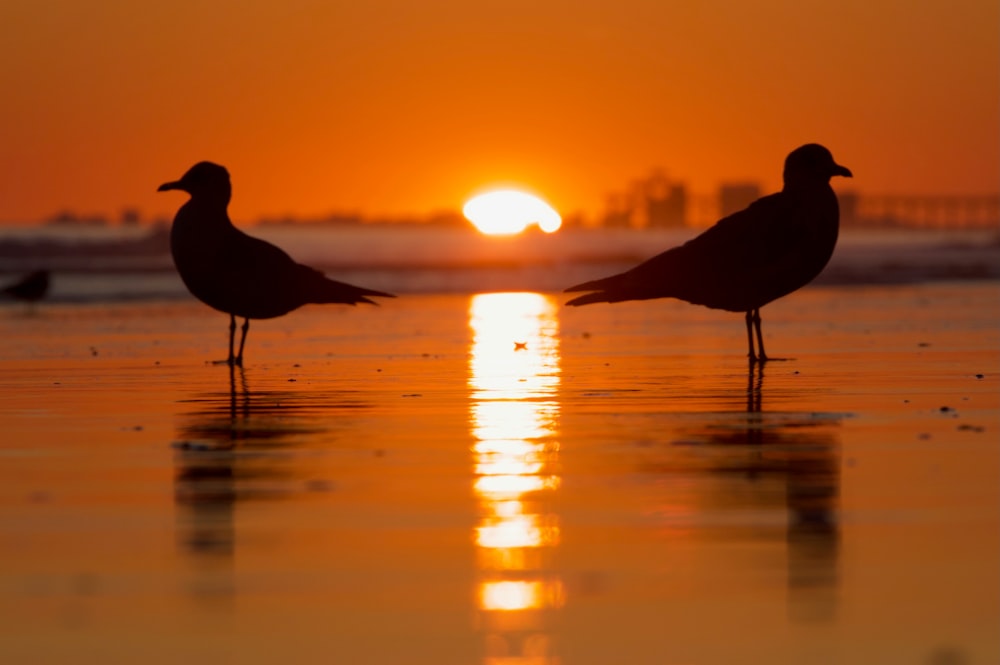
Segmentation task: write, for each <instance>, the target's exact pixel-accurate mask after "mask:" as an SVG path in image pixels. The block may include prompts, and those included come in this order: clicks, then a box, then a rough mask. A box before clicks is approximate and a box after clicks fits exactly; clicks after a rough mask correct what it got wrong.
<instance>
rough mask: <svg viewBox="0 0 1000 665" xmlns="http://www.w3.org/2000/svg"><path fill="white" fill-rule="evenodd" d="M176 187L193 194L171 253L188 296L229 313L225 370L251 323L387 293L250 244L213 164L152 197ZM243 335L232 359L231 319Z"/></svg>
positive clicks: (222, 173) (223, 176)
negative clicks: (308, 307) (307, 306)
mask: <svg viewBox="0 0 1000 665" xmlns="http://www.w3.org/2000/svg"><path fill="white" fill-rule="evenodd" d="M171 189H179V190H181V191H183V192H187V193H188V194H190V195H191V198H190V199H189V200H188V201H187V203H185V204H184V205H182V206H181V208H180V210H178V211H177V215H176V216H175V217H174V224H173V227H172V228H171V232H170V252H171V254H172V255H173V258H174V263H175V264H176V266H177V271H178V272H179V273H180V276H181V279H182V280H183V281H184V285H185V286H187V288H188V290H189V291H190V292H191V293H192V294H193V295H194V296H195V297H196V298H198V299H199V300H201V301H202V302H203V303H205V304H206V305H209V306H210V307H214V308H215V309H217V310H219V311H220V312H225V313H226V314H229V358H228V360H227V362H228V364H229V365H231V366H232V365H240V366H242V365H243V345H244V343H245V342H246V338H247V330H249V328H250V319H271V318H275V317H278V316H282V315H284V314H287V313H288V312H290V311H292V310H293V309H296V308H298V307H301V306H302V305H305V304H307V303H343V304H347V305H354V304H357V303H359V302H360V303H370V304H375V303H374V302H373V301H371V300H369V299H368V298H367V297H366V296H383V297H386V298H392V297H394V296H392V295H391V294H389V293H382V292H381V291H373V290H371V289H364V288H360V287H357V286H352V285H350V284H345V283H343V282H336V281H333V280H331V279H327V278H326V277H325V276H324V275H323V273H321V272H319V271H318V270H314V269H313V268H310V267H308V266H304V265H302V264H300V263H296V262H295V261H293V260H292V258H291V257H290V256H288V254H286V253H285V252H284V251H282V250H281V249H279V248H277V247H275V246H274V245H272V244H270V243H267V242H264V241H263V240H259V239H257V238H253V237H251V236H249V235H247V234H245V233H243V232H242V231H240V230H239V229H237V228H236V227H235V226H233V223H232V222H231V221H230V220H229V213H228V212H227V207H228V206H229V199H230V197H231V195H232V189H231V186H230V183H229V172H228V171H226V169H225V168H224V167H222V166H219V165H218V164H212V163H211V162H199V163H198V164H195V165H194V166H192V167H191V168H190V169H189V170H188V172H187V173H185V174H184V176H183V177H182V178H181V179H180V180H177V181H175V182H168V183H164V184H162V185H160V187H159V189H158V190H157V191H160V192H163V191H166V190H171ZM237 316H239V317H242V318H243V319H244V321H243V335H242V337H241V338H240V347H239V352H238V353H237V354H235V355H234V354H233V340H234V337H235V334H236V317H237Z"/></svg>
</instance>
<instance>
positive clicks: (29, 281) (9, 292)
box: [0, 270, 51, 303]
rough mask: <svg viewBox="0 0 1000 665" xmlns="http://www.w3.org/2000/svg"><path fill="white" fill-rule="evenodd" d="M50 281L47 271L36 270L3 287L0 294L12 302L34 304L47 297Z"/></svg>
mask: <svg viewBox="0 0 1000 665" xmlns="http://www.w3.org/2000/svg"><path fill="white" fill-rule="evenodd" d="M50 281H51V280H50V278H49V271H48V270H36V271H35V272H33V273H30V274H28V275H25V276H24V277H23V278H21V279H20V280H18V281H16V282H14V283H13V284H11V285H9V286H6V287H4V288H3V290H2V291H0V293H3V294H4V295H6V296H8V297H10V298H13V299H14V300H22V301H24V302H28V303H35V302H38V301H39V300H41V299H42V298H44V297H45V296H46V295H48V292H49V283H50Z"/></svg>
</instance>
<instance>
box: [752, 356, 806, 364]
mask: <svg viewBox="0 0 1000 665" xmlns="http://www.w3.org/2000/svg"><path fill="white" fill-rule="evenodd" d="M749 359H750V364H751V365H753V364H755V363H760V364H761V365H763V364H764V363H766V362H771V361H774V362H779V363H780V362H787V361H789V360H795V358H772V357H771V356H749Z"/></svg>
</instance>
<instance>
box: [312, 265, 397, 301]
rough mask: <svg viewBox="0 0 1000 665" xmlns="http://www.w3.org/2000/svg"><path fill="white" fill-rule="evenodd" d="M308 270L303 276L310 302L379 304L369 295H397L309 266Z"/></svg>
mask: <svg viewBox="0 0 1000 665" xmlns="http://www.w3.org/2000/svg"><path fill="white" fill-rule="evenodd" d="M303 267H304V266H303ZM306 270H307V271H308V272H304V273H303V277H305V278H306V281H307V286H306V290H307V291H308V294H309V296H308V302H312V303H317V304H325V303H340V304H343V305H356V304H358V303H366V304H369V305H377V304H378V303H376V302H375V301H374V300H371V299H369V297H368V296H372V297H378V298H395V297H396V296H394V295H393V294H391V293H385V292H384V291H376V290H375V289H366V288H364V287H361V286H354V285H353V284H348V283H346V282H338V281H336V280H333V279H330V278H329V277H326V276H324V275H323V273H321V272H319V271H318V270H314V269H312V268H307V269H306Z"/></svg>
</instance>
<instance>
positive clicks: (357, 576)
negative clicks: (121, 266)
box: [0, 283, 1000, 665]
mask: <svg viewBox="0 0 1000 665" xmlns="http://www.w3.org/2000/svg"><path fill="white" fill-rule="evenodd" d="M998 296H1000V288H998V287H997V286H996V285H995V284H993V283H982V284H963V285H952V284H938V285H925V286H894V287H877V288H813V289H806V290H804V291H802V292H800V293H797V294H796V295H795V296H794V297H791V298H788V299H786V300H785V301H782V302H779V303H775V304H774V305H772V306H770V307H769V308H768V311H767V316H768V319H767V320H768V330H767V334H768V340H767V341H768V348H769V350H770V351H772V352H774V353H776V354H777V355H783V356H789V357H792V358H794V359H793V360H790V361H787V362H772V363H768V364H767V365H766V366H765V367H764V368H763V370H760V369H759V368H758V369H756V370H754V371H748V368H747V363H746V359H745V358H744V357H743V356H742V355H741V351H742V350H743V341H744V340H743V338H742V335H743V330H742V320H741V319H740V317H736V316H733V315H727V314H724V313H719V312H713V311H710V310H704V309H702V308H697V307H691V306H688V305H684V304H682V303H673V302H666V301H665V302H658V303H625V304H621V305H616V306H614V307H593V308H586V309H583V310H567V309H565V308H563V307H562V306H561V303H562V302H563V300H564V299H563V298H562V297H561V296H553V295H548V294H536V293H508V294H475V295H447V296H411V297H407V298H401V299H399V300H398V301H396V302H393V303H390V304H387V305H385V306H383V307H378V308H358V309H357V310H348V309H347V308H344V309H342V310H338V309H335V308H318V307H317V308H305V309H303V310H301V311H299V312H296V313H295V314H293V315H290V316H288V317H285V318H283V319H279V320H276V321H269V322H262V323H260V324H258V325H257V326H255V330H254V333H255V337H254V338H253V345H252V346H251V347H250V348H249V349H248V351H247V367H246V368H245V370H242V371H241V370H236V371H230V370H229V369H228V368H225V367H219V366H213V365H210V364H206V361H209V360H212V359H213V358H214V356H215V355H217V352H218V349H220V348H222V345H221V342H222V341H224V340H220V339H219V332H220V330H221V328H222V327H224V326H220V321H222V319H220V316H221V315H217V314H214V313H212V312H211V311H209V310H207V308H204V307H203V306H201V305H198V304H196V303H186V302H181V303H166V304H150V303H144V304H134V305H114V306H109V305H96V304H94V305H59V306H51V307H47V308H40V309H39V310H38V311H35V312H32V313H30V314H26V313H24V312H22V311H20V310H15V309H14V308H9V309H3V310H0V358H2V359H3V372H2V373H0V391H2V393H3V396H4V399H3V400H2V401H0V428H2V432H3V436H2V442H0V458H2V463H0V618H2V622H0V626H2V627H0V660H2V661H3V662H11V663H65V662H74V663H132V662H144V663H177V662H187V663H220V662H222V663H226V662H232V663H273V662H276V661H279V660H283V661H289V662H297V663H320V662H323V663H327V662H349V663H373V664H381V663H386V664H388V663H393V664H395V663H476V662H479V663H490V664H500V663H504V664H510V665H528V664H529V663H530V664H543V663H544V664H554V663H595V664H597V663H613V662H623V663H625V662H627V663H651V664H652V663H713V664H714V663H720V664H721V663H734V662H769V663H804V662H808V663H862V662H877V663H908V664H909V663H918V664H922V663H928V664H938V665H943V664H944V663H951V664H968V665H972V664H974V663H991V662H997V661H998V660H1000V645H998V640H997V636H996V626H997V623H998V621H1000V569H998V566H997V565H996V562H997V561H998V560H1000V483H998V475H1000V449H998V447H997V445H996V435H997V432H998V431H1000V313H998V312H997V309H996V306H995V305H996V302H997V300H998Z"/></svg>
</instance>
